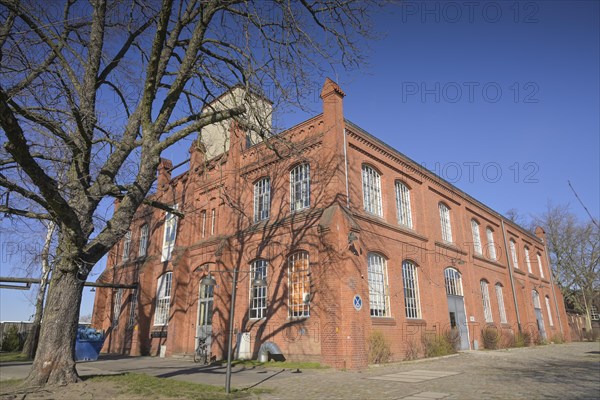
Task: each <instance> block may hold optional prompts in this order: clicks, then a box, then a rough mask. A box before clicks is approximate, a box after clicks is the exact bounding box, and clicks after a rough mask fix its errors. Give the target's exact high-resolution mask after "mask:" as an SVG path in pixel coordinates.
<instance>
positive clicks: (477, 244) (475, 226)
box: [471, 219, 483, 255]
mask: <svg viewBox="0 0 600 400" xmlns="http://www.w3.org/2000/svg"><path fill="white" fill-rule="evenodd" d="M471 231H472V232H473V249H474V250H475V253H477V254H479V255H481V254H482V253H483V249H482V248H481V236H479V223H478V222H477V221H476V220H474V219H472V220H471Z"/></svg>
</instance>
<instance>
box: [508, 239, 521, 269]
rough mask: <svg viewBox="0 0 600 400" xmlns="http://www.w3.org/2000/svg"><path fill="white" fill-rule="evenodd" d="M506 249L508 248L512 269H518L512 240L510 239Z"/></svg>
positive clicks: (517, 260)
mask: <svg viewBox="0 0 600 400" xmlns="http://www.w3.org/2000/svg"><path fill="white" fill-rule="evenodd" d="M508 247H509V248H510V257H511V258H512V262H513V267H514V268H517V269H518V268H519V258H518V257H517V244H516V243H515V241H514V240H512V239H510V242H509V244H508Z"/></svg>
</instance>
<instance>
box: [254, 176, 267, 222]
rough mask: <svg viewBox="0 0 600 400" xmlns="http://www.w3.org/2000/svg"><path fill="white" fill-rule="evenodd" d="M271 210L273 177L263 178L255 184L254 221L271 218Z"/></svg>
mask: <svg viewBox="0 0 600 400" xmlns="http://www.w3.org/2000/svg"><path fill="white" fill-rule="evenodd" d="M270 210H271V179H269V178H268V177H267V178H262V179H260V180H259V181H257V182H256V183H255V184H254V222H258V221H262V220H265V219H269V212H270Z"/></svg>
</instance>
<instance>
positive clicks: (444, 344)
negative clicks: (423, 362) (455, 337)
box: [422, 334, 456, 357]
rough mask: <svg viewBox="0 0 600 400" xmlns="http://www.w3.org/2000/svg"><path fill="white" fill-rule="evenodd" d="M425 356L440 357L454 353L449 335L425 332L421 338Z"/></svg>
mask: <svg viewBox="0 0 600 400" xmlns="http://www.w3.org/2000/svg"><path fill="white" fill-rule="evenodd" d="M422 343H423V350H424V352H425V357H440V356H445V355H448V354H454V353H456V350H455V347H454V345H453V343H452V342H451V337H450V335H448V334H446V335H437V334H425V335H423V338H422Z"/></svg>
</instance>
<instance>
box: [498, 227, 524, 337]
mask: <svg viewBox="0 0 600 400" xmlns="http://www.w3.org/2000/svg"><path fill="white" fill-rule="evenodd" d="M500 224H501V225H502V238H503V239H504V251H505V253H506V261H507V263H508V276H509V277H510V288H511V289H512V294H513V301H514V302H515V312H516V314H517V327H518V328H519V333H521V332H522V331H521V316H520V315H519V304H518V303H517V292H516V290H515V281H514V278H513V264H512V258H511V257H510V254H509V251H508V242H507V241H506V232H505V227H504V219H502V218H501V219H500Z"/></svg>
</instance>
